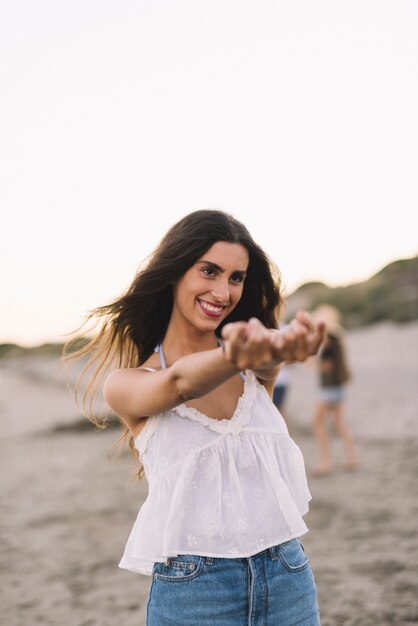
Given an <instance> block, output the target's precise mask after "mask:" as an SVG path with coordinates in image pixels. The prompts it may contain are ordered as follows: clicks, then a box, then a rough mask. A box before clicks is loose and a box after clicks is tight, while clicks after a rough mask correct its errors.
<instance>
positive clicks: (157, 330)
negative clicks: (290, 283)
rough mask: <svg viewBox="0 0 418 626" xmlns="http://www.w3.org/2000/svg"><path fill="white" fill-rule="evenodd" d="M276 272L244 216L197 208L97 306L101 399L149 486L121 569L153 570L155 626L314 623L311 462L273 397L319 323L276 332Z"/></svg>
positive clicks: (320, 331)
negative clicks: (307, 547)
mask: <svg viewBox="0 0 418 626" xmlns="http://www.w3.org/2000/svg"><path fill="white" fill-rule="evenodd" d="M278 275H279V274H278V271H277V268H276V267H275V265H274V264H273V262H272V261H271V260H270V259H268V257H267V256H266V255H265V253H264V252H263V251H262V250H261V248H260V247H259V246H258V245H257V244H256V243H255V242H254V240H253V239H252V237H251V235H250V234H249V232H248V230H247V229H246V228H245V226H244V225H243V224H241V223H240V222H238V221H237V220H236V219H235V218H233V217H232V216H230V215H229V214H226V213H224V212H222V211H216V210H202V211H195V212H194V213H191V214H189V215H187V216H185V217H184V218H183V219H182V220H180V221H179V222H178V223H177V224H175V225H174V226H173V227H172V228H171V229H170V230H169V231H168V233H167V234H166V235H165V237H164V238H163V240H162V242H161V243H160V245H159V246H158V248H157V249H156V251H155V253H154V254H153V255H152V256H151V258H150V260H148V262H147V265H146V266H145V267H144V268H143V269H142V270H140V271H139V272H138V274H137V276H136V277H135V279H134V281H133V283H132V285H131V287H130V288H129V289H128V291H127V292H126V293H125V294H124V295H123V296H121V297H120V298H119V299H117V300H115V301H114V302H113V303H112V304H111V305H106V306H104V307H102V308H101V309H98V310H97V313H98V315H101V316H102V317H105V324H104V326H102V334H101V335H100V337H99V340H96V343H94V348H95V350H96V357H97V358H98V359H99V361H98V362H99V363H100V365H99V369H100V368H102V367H105V366H106V365H109V362H110V360H111V362H112V364H113V371H112V372H111V373H110V374H108V375H107V377H106V379H105V382H104V386H103V394H104V397H105V400H106V401H107V403H108V404H109V406H110V407H111V408H112V409H113V410H114V411H115V413H116V414H117V415H118V416H119V418H120V420H121V422H122V424H123V425H124V426H125V428H126V434H127V435H128V436H130V437H131V443H132V447H133V448H134V449H135V450H136V452H137V454H138V458H139V459H140V462H141V464H142V465H141V467H140V469H141V473H144V474H145V476H146V478H147V480H148V486H149V493H148V497H147V499H146V501H145V502H144V504H143V506H142V507H141V509H140V511H139V514H138V517H137V520H136V522H135V524H134V526H133V528H132V531H131V533H130V536H129V538H128V541H127V543H126V547H125V550H124V554H123V556H122V559H121V561H120V563H119V566H120V567H121V568H124V569H128V570H130V571H133V572H136V573H142V574H145V575H149V576H150V577H151V585H150V593H149V600H148V606H147V626H180V625H181V626H189V625H190V626H191V625H193V626H238V625H239V626H249V625H252V626H261V625H263V626H273V625H279V624H280V625H282V626H290V625H291V624H292V625H304V626H317V625H318V624H319V609H318V603H317V591H316V585H315V581H314V577H313V574H312V571H311V568H310V565H309V561H308V558H307V556H306V554H305V552H304V549H303V546H302V544H301V542H300V540H299V537H301V536H302V535H303V534H304V533H306V532H307V527H306V525H305V522H304V520H303V516H304V515H305V514H306V513H307V511H308V507H309V501H310V499H311V495H310V493H309V489H308V485H307V480H306V474H305V466H304V461H303V457H302V454H301V451H300V449H299V448H298V446H297V445H296V444H295V442H294V441H293V440H292V439H291V437H290V436H289V433H288V430H287V427H286V424H285V421H284V420H283V418H282V416H281V415H280V413H278V411H277V410H276V408H275V407H274V405H273V402H272V399H271V398H272V393H273V387H274V381H275V378H276V377H277V373H278V371H279V368H280V366H281V364H283V363H291V362H295V361H304V360H305V359H306V358H307V357H308V356H310V355H313V354H315V353H316V352H317V351H318V349H319V346H320V345H321V342H322V340H323V336H324V325H323V324H322V323H321V322H318V323H314V322H313V321H312V320H311V318H310V316H308V315H307V314H306V313H305V312H303V311H301V312H298V313H297V315H296V318H295V319H294V320H293V321H292V322H291V323H290V324H289V325H288V326H287V327H286V329H284V330H277V317H278V312H279V305H280V303H281V295H280V285H279V282H278V278H277V277H278ZM100 341H102V346H103V347H102V349H101V348H100V347H98V346H100V345H101V344H100ZM112 359H113V360H112ZM115 365H116V367H115Z"/></svg>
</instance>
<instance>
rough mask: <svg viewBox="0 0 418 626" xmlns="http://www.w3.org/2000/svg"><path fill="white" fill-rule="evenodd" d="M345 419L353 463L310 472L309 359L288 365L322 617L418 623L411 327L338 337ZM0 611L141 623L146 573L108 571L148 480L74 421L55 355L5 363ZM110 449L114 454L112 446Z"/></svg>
mask: <svg viewBox="0 0 418 626" xmlns="http://www.w3.org/2000/svg"><path fill="white" fill-rule="evenodd" d="M346 340H347V349H348V356H349V360H350V364H351V368H352V371H353V380H352V382H351V383H350V385H349V387H348V390H347V405H346V415H347V421H348V423H349V424H350V426H351V428H352V431H353V433H354V435H355V440H356V445H357V448H358V453H359V458H360V467H359V469H358V470H357V471H356V472H347V471H343V469H342V468H341V467H340V462H341V460H342V451H341V449H340V446H339V445H338V441H337V440H336V439H334V440H333V450H334V452H335V458H336V463H337V469H336V470H335V472H334V473H333V474H331V475H328V476H323V477H316V476H314V475H313V473H312V468H313V467H314V465H315V463H316V460H317V459H316V449H315V444H314V441H313V439H312V435H311V430H310V420H311V415H312V407H313V404H314V401H315V396H316V371H315V368H314V366H313V364H312V363H311V364H304V365H297V366H296V365H295V366H291V368H290V379H291V388H290V393H289V401H288V405H287V415H288V425H289V429H290V431H291V434H292V436H293V438H294V439H295V441H296V443H297V444H298V445H299V446H300V447H301V449H302V452H303V454H304V457H305V462H306V467H307V471H308V477H309V485H310V489H311V493H312V496H313V500H312V502H311V508H310V511H309V513H308V515H307V516H306V522H307V525H308V527H309V530H310V532H309V533H308V534H307V535H305V536H304V538H303V544H304V546H305V549H306V552H307V553H308V555H309V558H310V562H311V565H312V568H313V570H314V574H315V578H316V582H317V586H318V593H319V602H320V609H321V623H322V626H372V625H373V626H388V625H392V624H393V625H394V624H396V625H398V626H410V625H411V624H418V524H417V519H418V498H417V478H418V411H417V398H418V387H417V381H418V356H417V345H418V323H409V324H405V325H400V326H396V325H392V324H386V323H385V324H381V325H377V326H372V327H368V328H362V329H358V330H355V331H351V332H350V333H347V337H346ZM0 378H1V388H0V391H1V401H0V412H1V413H0V416H1V417H0V419H1V431H0V466H1V473H2V481H1V520H0V525H1V535H0V541H1V554H2V558H1V562H0V596H1V604H0V609H1V613H0V614H1V616H2V617H1V619H2V623H4V624H5V625H7V626H33V625H34V624H42V625H45V626H48V625H51V626H52V625H54V626H58V625H59V626H110V625H114V624H115V623H118V624H123V626H144V625H145V612H146V598H147V593H148V587H149V584H150V579H149V578H147V577H144V576H141V575H136V574H133V573H131V572H126V571H123V570H120V569H119V568H118V567H117V564H118V561H119V559H120V556H121V554H122V551H123V547H124V544H125V542H126V539H127V537H128V534H129V532H130V529H131V527H132V524H133V522H134V520H135V517H136V515H137V512H138V510H139V508H140V506H141V504H142V502H143V501H144V499H145V498H146V494H147V485H146V482H145V481H144V480H143V481H140V482H136V481H135V482H134V481H132V480H131V477H132V475H133V472H134V469H135V463H134V460H133V459H132V457H131V456H130V455H129V454H128V453H127V452H124V453H123V454H121V455H120V456H115V454H116V453H115V450H114V449H112V445H113V444H114V442H115V441H116V440H117V438H118V431H117V430H115V429H109V430H107V431H96V430H95V429H94V428H93V426H91V427H89V424H88V423H87V428H82V427H81V425H82V424H83V423H84V422H82V421H80V413H79V411H78V409H77V406H76V405H75V403H74V400H73V398H72V397H71V395H70V393H69V391H68V390H67V389H66V387H65V385H64V382H63V379H62V375H61V374H59V373H58V367H57V362H56V360H55V359H53V358H51V357H39V356H38V357H35V356H32V357H29V356H28V357H20V358H14V359H11V358H9V359H2V360H0ZM112 454H113V456H112V457H111V458H110V455H112Z"/></svg>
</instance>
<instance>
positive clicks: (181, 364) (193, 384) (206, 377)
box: [170, 348, 239, 401]
mask: <svg viewBox="0 0 418 626" xmlns="http://www.w3.org/2000/svg"><path fill="white" fill-rule="evenodd" d="M170 371H171V375H172V376H173V377H174V378H175V380H176V385H177V389H178V392H179V394H180V395H181V397H182V398H184V400H185V401H187V400H191V399H193V398H200V397H201V396H204V395H205V394H206V393H209V391H212V389H215V387H218V385H220V384H221V383H223V382H225V381H226V380H227V379H228V378H231V376H234V375H235V374H237V372H238V371H239V368H238V367H237V366H236V365H234V363H231V362H229V361H227V360H226V359H225V357H224V354H223V350H222V348H215V349H214V350H207V351H205V352H196V353H194V354H189V355H187V356H184V357H181V358H180V359H178V360H177V361H176V362H175V363H173V365H172V366H171V368H170Z"/></svg>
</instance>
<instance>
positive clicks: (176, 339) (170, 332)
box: [162, 324, 219, 363]
mask: <svg viewBox="0 0 418 626" xmlns="http://www.w3.org/2000/svg"><path fill="white" fill-rule="evenodd" d="M162 344H163V348H164V354H165V355H166V358H167V357H168V358H167V360H168V361H169V362H170V363H174V361H177V359H179V358H181V357H182V356H186V355H187V354H193V353H194V352H204V351H205V350H213V349H214V348H216V347H217V346H218V345H219V344H218V341H217V338H216V335H215V332H214V331H210V332H205V333H201V332H198V331H197V330H196V329H192V331H191V332H179V330H178V329H177V328H176V329H175V328H173V327H172V326H171V325H170V324H169V326H168V328H167V332H166V334H165V337H164V339H163V341H162Z"/></svg>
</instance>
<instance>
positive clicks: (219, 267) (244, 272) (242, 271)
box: [198, 259, 247, 276]
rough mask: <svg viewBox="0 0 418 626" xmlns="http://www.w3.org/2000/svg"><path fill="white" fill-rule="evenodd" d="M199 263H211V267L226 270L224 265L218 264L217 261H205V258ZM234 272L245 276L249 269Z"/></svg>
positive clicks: (220, 270) (219, 270)
mask: <svg viewBox="0 0 418 626" xmlns="http://www.w3.org/2000/svg"><path fill="white" fill-rule="evenodd" d="M198 264H199V265H210V267H213V269H215V270H217V271H218V272H221V273H223V272H224V271H225V270H224V268H223V267H221V266H220V265H218V264H217V263H213V262H212V261H205V260H204V259H203V260H202V261H198ZM232 273H233V274H242V275H243V276H245V275H246V274H247V270H234V271H233V272H232Z"/></svg>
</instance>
